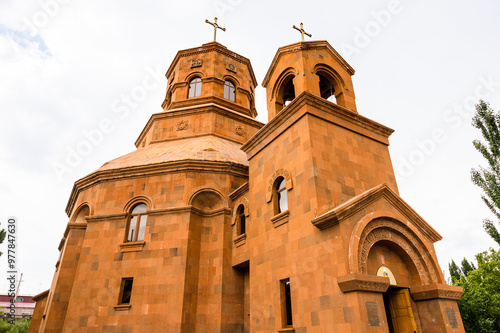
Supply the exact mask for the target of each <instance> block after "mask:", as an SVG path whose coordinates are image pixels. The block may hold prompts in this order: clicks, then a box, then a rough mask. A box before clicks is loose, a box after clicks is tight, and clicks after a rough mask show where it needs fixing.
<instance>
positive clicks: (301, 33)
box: [293, 23, 313, 41]
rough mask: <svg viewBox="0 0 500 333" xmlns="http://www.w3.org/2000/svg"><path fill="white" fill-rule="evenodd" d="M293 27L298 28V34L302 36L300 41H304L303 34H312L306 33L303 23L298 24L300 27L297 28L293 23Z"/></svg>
mask: <svg viewBox="0 0 500 333" xmlns="http://www.w3.org/2000/svg"><path fill="white" fill-rule="evenodd" d="M293 28H294V29H295V30H298V31H299V32H300V35H301V36H302V41H304V35H307V36H309V38H310V37H312V36H313V35H311V34H308V33H307V32H306V31H305V30H304V24H302V23H301V24H300V29H299V28H297V27H296V26H295V25H294V26H293Z"/></svg>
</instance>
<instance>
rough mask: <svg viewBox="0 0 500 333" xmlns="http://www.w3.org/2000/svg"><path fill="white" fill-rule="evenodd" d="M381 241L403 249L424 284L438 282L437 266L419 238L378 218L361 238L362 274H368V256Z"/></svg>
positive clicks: (400, 226)
mask: <svg viewBox="0 0 500 333" xmlns="http://www.w3.org/2000/svg"><path fill="white" fill-rule="evenodd" d="M379 241H389V242H391V243H394V244H397V245H398V246H399V247H400V248H401V249H403V250H404V252H405V253H407V255H408V256H409V257H410V259H411V261H412V262H413V264H414V265H415V268H416V270H417V272H418V275H419V277H420V280H421V283H422V284H424V285H427V284H430V283H437V282H438V277H437V274H436V271H435V266H434V265H433V263H432V262H431V259H430V258H429V255H428V251H427V250H426V249H425V247H424V246H423V245H422V242H421V241H420V240H419V239H418V237H416V236H415V235H414V234H413V232H411V230H410V229H408V228H407V227H406V226H404V225H402V224H400V223H397V222H395V221H393V220H390V219H386V218H378V219H375V220H373V221H371V222H370V223H368V224H367V225H366V226H365V228H364V230H363V233H362V234H361V237H360V238H359V247H358V250H357V251H358V267H359V272H360V273H362V274H366V273H367V261H368V254H369V252H370V249H371V248H372V246H373V245H375V244H376V243H377V242H379ZM351 250H355V249H351Z"/></svg>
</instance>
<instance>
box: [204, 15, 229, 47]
mask: <svg viewBox="0 0 500 333" xmlns="http://www.w3.org/2000/svg"><path fill="white" fill-rule="evenodd" d="M205 23H208V24H211V25H213V26H214V42H215V41H216V38H217V29H220V30H222V31H226V28H223V27H219V25H218V24H217V17H216V18H215V19H214V23H212V22H210V21H209V20H205Z"/></svg>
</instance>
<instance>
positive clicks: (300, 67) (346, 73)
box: [262, 41, 357, 120]
mask: <svg viewBox="0 0 500 333" xmlns="http://www.w3.org/2000/svg"><path fill="white" fill-rule="evenodd" d="M352 75H354V69H353V68H352V67H351V66H350V65H349V64H348V63H347V61H345V60H344V59H343V58H342V57H341V56H340V54H339V53H338V52H337V51H335V49H334V48H333V47H332V46H331V45H330V44H329V43H328V42H327V41H311V42H300V43H295V44H290V45H287V46H283V47H281V48H279V49H278V52H277V53H276V55H275V57H274V59H273V61H272V64H271V67H270V68H269V70H268V72H267V74H266V77H265V78H264V81H263V82H262V85H263V86H264V87H265V88H266V89H267V101H268V102H267V108H268V111H269V120H271V119H272V118H274V117H275V116H276V114H278V113H279V112H280V111H281V110H282V109H283V108H284V107H285V106H287V105H288V104H289V103H290V102H291V101H293V100H294V99H295V97H297V96H299V95H300V94H301V93H303V92H305V91H307V92H309V93H311V94H313V95H315V96H318V97H320V98H323V99H326V100H329V101H331V102H333V103H336V104H337V105H339V106H341V107H344V108H346V109H348V110H350V111H352V112H357V111H356V103H355V96H354V87H353V84H352V79H351V76H352Z"/></svg>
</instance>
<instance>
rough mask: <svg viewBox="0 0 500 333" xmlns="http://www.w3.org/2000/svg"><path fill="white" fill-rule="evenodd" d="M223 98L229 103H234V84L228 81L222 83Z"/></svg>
mask: <svg viewBox="0 0 500 333" xmlns="http://www.w3.org/2000/svg"><path fill="white" fill-rule="evenodd" d="M224 98H225V99H227V100H229V101H231V102H236V88H235V87H234V83H232V82H231V81H229V80H226V82H224Z"/></svg>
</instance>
